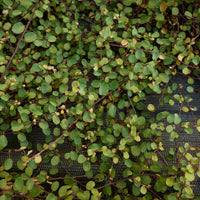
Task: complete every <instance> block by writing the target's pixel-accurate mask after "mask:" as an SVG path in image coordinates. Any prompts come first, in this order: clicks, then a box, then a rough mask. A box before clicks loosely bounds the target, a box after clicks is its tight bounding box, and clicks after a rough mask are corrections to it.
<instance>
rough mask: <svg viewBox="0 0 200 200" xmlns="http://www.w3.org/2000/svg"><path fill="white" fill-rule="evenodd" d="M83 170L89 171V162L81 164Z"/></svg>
mask: <svg viewBox="0 0 200 200" xmlns="http://www.w3.org/2000/svg"><path fill="white" fill-rule="evenodd" d="M83 169H84V171H85V172H88V171H90V169H91V164H90V162H89V161H86V162H84V163H83Z"/></svg>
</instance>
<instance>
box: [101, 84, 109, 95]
mask: <svg viewBox="0 0 200 200" xmlns="http://www.w3.org/2000/svg"><path fill="white" fill-rule="evenodd" d="M108 91H109V86H108V84H107V83H102V84H101V85H100V88H99V94H100V95H106V94H107V93H108Z"/></svg>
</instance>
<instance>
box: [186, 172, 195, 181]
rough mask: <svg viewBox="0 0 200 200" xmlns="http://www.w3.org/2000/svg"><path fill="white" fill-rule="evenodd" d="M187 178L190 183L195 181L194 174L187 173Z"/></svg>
mask: <svg viewBox="0 0 200 200" xmlns="http://www.w3.org/2000/svg"><path fill="white" fill-rule="evenodd" d="M185 178H186V179H187V180H188V181H193V180H194V179H195V176H194V173H189V172H186V173H185Z"/></svg>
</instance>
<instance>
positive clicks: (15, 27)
mask: <svg viewBox="0 0 200 200" xmlns="http://www.w3.org/2000/svg"><path fill="white" fill-rule="evenodd" d="M24 29H25V26H24V24H22V23H21V22H17V23H16V24H14V25H13V27H12V32H13V33H15V34H20V33H22V32H23V31H24Z"/></svg>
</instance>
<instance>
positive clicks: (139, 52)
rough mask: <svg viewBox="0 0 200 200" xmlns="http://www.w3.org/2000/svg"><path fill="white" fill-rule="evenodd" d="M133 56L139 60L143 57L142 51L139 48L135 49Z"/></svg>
mask: <svg viewBox="0 0 200 200" xmlns="http://www.w3.org/2000/svg"><path fill="white" fill-rule="evenodd" d="M135 57H136V58H137V59H138V60H139V59H141V58H142V57H143V52H142V51H141V50H137V51H136V52H135Z"/></svg>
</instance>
